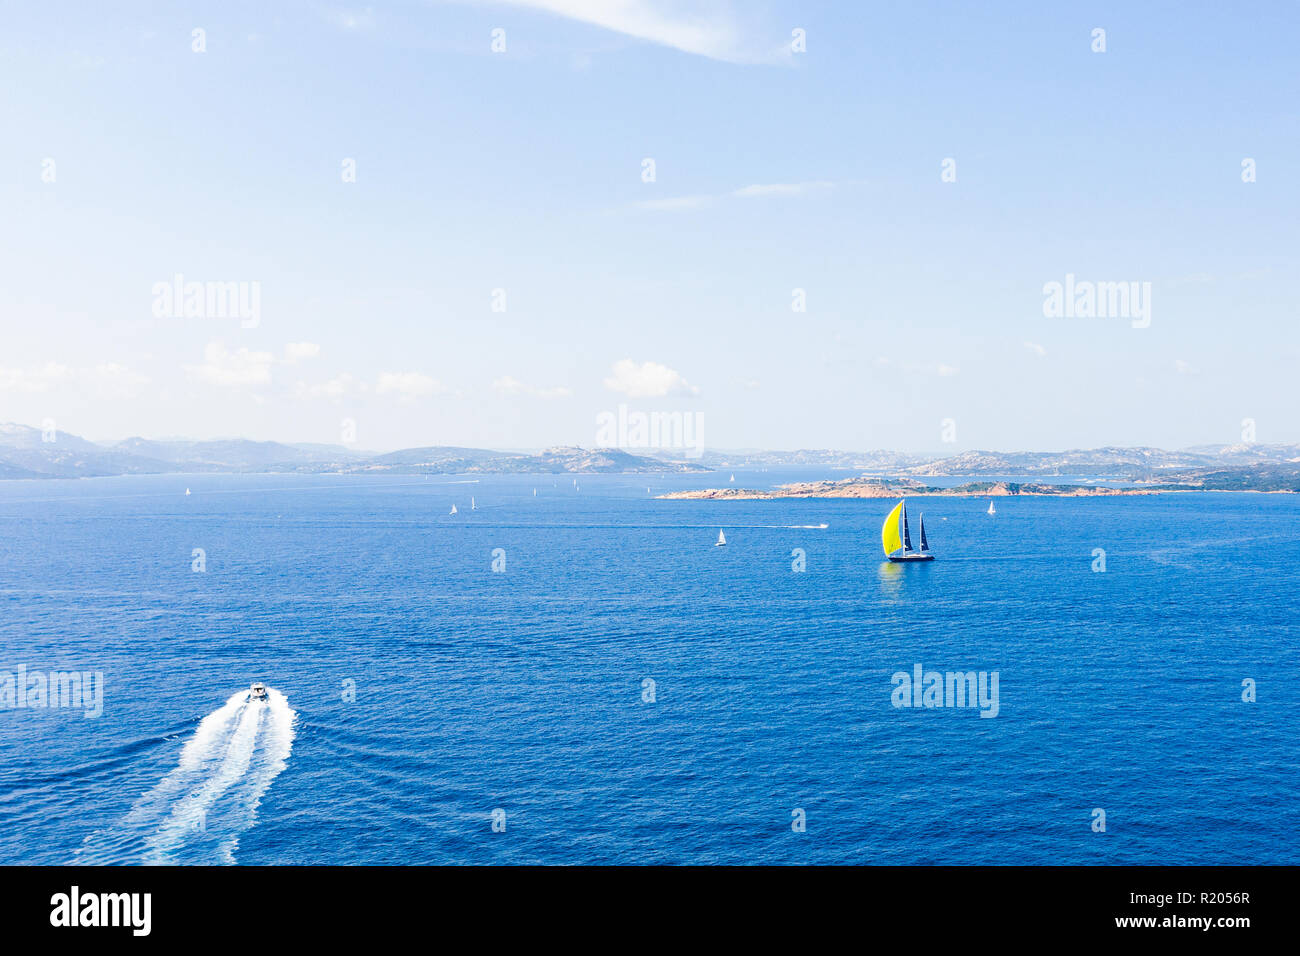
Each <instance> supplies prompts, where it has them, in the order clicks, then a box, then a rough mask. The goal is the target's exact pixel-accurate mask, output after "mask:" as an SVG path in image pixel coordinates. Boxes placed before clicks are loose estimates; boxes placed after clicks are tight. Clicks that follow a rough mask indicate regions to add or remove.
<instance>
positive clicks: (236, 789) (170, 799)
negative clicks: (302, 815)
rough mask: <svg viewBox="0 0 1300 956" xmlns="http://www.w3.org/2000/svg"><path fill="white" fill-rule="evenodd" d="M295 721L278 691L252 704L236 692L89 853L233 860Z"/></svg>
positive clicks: (287, 748) (289, 745) (281, 763)
mask: <svg viewBox="0 0 1300 956" xmlns="http://www.w3.org/2000/svg"><path fill="white" fill-rule="evenodd" d="M295 717H296V714H295V713H294V711H293V710H292V709H291V708H290V707H289V702H288V701H287V700H286V699H285V696H284V695H283V694H281V693H280V692H279V691H277V690H275V689H273V688H267V699H266V700H249V695H248V691H246V690H241V691H239V692H238V693H237V694H234V695H232V696H231V698H230V699H229V700H227V701H226V703H225V704H224V705H223V706H222V707H221V708H219V709H218V710H215V711H213V712H212V713H210V714H208V716H206V717H204V718H203V720H202V721H200V722H199V726H198V728H197V729H196V730H195V731H194V736H193V737H191V738H190V739H189V740H188V741H187V742H186V744H185V746H184V747H183V748H182V750H181V754H180V760H179V761H178V763H177V765H176V768H175V769H174V770H172V771H171V772H170V773H168V774H167V775H166V776H165V777H163V779H162V780H160V781H159V782H158V783H157V785H155V786H154V788H153V789H152V790H150V791H149V792H148V793H146V794H145V795H144V796H143V797H141V798H140V799H139V800H137V801H136V803H135V805H134V806H133V807H132V808H131V811H130V813H128V814H127V816H126V818H125V819H124V820H123V821H122V824H121V826H120V827H118V828H115V831H114V832H113V833H111V834H107V835H103V836H107V839H106V840H105V839H102V838H101V837H100V836H97V837H92V838H91V839H90V840H88V841H87V846H85V847H83V851H82V853H83V855H84V856H89V857H92V858H93V857H100V856H103V855H104V851H105V850H107V851H109V855H116V854H114V853H113V851H114V850H117V851H121V850H128V849H129V850H130V851H131V855H133V856H137V855H138V856H139V857H141V858H140V859H139V862H143V863H148V864H177V863H234V862H235V850H236V849H237V848H238V846H239V838H240V836H241V835H242V834H243V833H244V831H246V830H248V829H249V828H250V827H252V826H253V824H254V823H256V822H257V808H258V806H259V805H260V804H261V802H262V795H263V794H265V793H266V791H267V788H268V787H270V786H271V783H272V781H274V780H275V778H276V776H278V775H279V773H280V771H281V770H283V769H284V767H285V763H286V762H287V761H288V759H289V754H290V752H291V751H292V749H293V738H294V726H293V724H294V718H295ZM95 844H104V845H101V846H96V845H95Z"/></svg>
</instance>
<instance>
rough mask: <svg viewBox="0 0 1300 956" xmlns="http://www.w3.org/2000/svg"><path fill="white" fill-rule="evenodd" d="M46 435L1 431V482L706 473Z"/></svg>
mask: <svg viewBox="0 0 1300 956" xmlns="http://www.w3.org/2000/svg"><path fill="white" fill-rule="evenodd" d="M53 438H54V440H53V441H44V440H43V435H42V432H41V430H40V429H38V428H31V427H28V426H26V425H14V424H7V425H0V478H97V477H105V476H109V475H147V474H166V473H178V472H186V473H190V472H249V473H256V472H297V473H303V474H323V473H341V474H404V475H419V474H474V473H478V474H483V473H491V474H565V473H569V472H572V473H574V474H599V473H611V474H619V473H626V474H636V473H642V472H645V473H651V472H652V473H655V474H662V473H665V472H692V471H707V470H708V469H707V468H705V467H704V466H702V465H697V464H693V463H690V462H679V461H667V460H664V459H661V458H649V457H642V456H638V455H631V454H628V453H627V452H625V451H622V450H621V449H618V448H592V449H584V448H572V447H560V448H548V449H546V450H545V451H543V452H539V453H537V454H517V453H509V452H499V451H487V450H485V449H481V448H451V447H431V448H406V449H403V450H401V451H395V452H390V453H388V454H385V455H374V454H369V453H365V452H356V451H353V450H352V449H349V448H345V447H344V446H342V445H310V444H304V445H287V444H282V443H280V442H273V441H247V440H245V439H226V440H220V441H150V440H148V439H145V438H128V439H126V440H125V441H120V442H113V443H96V442H92V441H87V440H86V439H84V438H81V437H79V436H77V435H71V434H69V433H68V432H55V433H54V435H53Z"/></svg>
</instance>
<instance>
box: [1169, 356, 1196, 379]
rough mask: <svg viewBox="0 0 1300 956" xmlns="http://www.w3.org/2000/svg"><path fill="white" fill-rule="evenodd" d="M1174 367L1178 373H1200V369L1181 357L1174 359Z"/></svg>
mask: <svg viewBox="0 0 1300 956" xmlns="http://www.w3.org/2000/svg"><path fill="white" fill-rule="evenodd" d="M1174 368H1175V369H1176V370H1177V371H1178V374H1179V375H1200V374H1201V370H1200V369H1199V368H1197V367H1196V366H1194V365H1192V364H1191V363H1190V362H1185V361H1183V360H1182V359H1174Z"/></svg>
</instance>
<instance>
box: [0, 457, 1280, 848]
mask: <svg viewBox="0 0 1300 956" xmlns="http://www.w3.org/2000/svg"><path fill="white" fill-rule="evenodd" d="M728 477H729V475H692V476H668V477H661V476H650V477H647V476H590V475H588V476H579V477H578V478H577V479H576V484H575V481H574V479H573V477H572V476H505V477H481V478H477V479H475V478H465V477H441V478H428V479H424V478H418V477H400V476H399V477H394V476H387V477H379V476H374V477H358V476H334V475H330V476H289V475H242V476H232V475H182V476H177V475H168V476H149V477H123V478H107V479H93V480H81V481H9V482H0V679H3V677H4V675H5V674H6V673H7V674H11V675H16V674H17V673H18V671H19V668H20V667H21V668H23V669H24V670H25V672H26V675H27V678H26V679H28V680H30V679H32V678H31V675H32V674H45V675H48V674H49V672H52V671H76V672H78V673H86V674H89V675H92V676H91V678H90V679H89V681H88V682H87V685H86V686H87V688H89V687H90V686H92V685H93V684H94V677H93V675H94V674H102V679H103V683H102V685H101V686H102V698H101V700H100V706H102V714H100V715H98V716H91V717H87V716H85V714H86V713H87V712H88V711H92V710H93V709H95V708H94V707H93V706H90V705H88V706H84V707H81V708H78V707H74V706H68V707H52V706H49V704H50V700H49V699H48V697H47V698H46V700H45V702H44V705H41V704H38V703H34V702H33V700H31V699H25V700H24V706H18V704H17V700H18V698H17V696H16V694H17V690H16V688H17V684H16V683H13V684H11V685H10V686H11V688H14V689H15V690H14V693H13V694H11V697H10V699H9V700H8V703H7V705H6V706H4V707H3V708H0V863H53V864H59V863H73V862H83V863H136V862H141V863H167V862H176V863H196V864H199V863H237V864H311V863H329V864H362V863H365V864H375V863H400V864H418V863H432V864H439V863H470V864H488V863H511V864H518V863H554V864H573V863H597V864H611V863H620V864H651V863H668V864H684V863H777V864H804V863H854V864H1073V863H1084V864H1135V863H1144V864H1204V863H1209V864H1214V863H1290V864H1295V863H1300V799H1298V798H1300V776H1298V775H1297V772H1296V771H1297V766H1296V755H1297V742H1296V735H1297V728H1300V719H1298V718H1300V694H1298V693H1297V691H1298V689H1300V652H1298V650H1297V640H1296V638H1297V628H1296V612H1295V608H1296V594H1297V573H1296V568H1297V567H1298V566H1300V498H1297V497H1296V496H1291V495H1258V494H1172V495H1162V496H1149V497H1120V498H1060V499H1047V498H1024V499H1016V498H1000V499H998V501H997V505H998V510H997V515H996V516H995V517H990V516H988V515H987V514H986V513H985V511H986V509H987V500H985V499H957V498H931V499H925V498H914V499H909V501H908V507H909V513H910V514H911V515H912V516H913V521H915V520H916V518H915V516H916V515H918V514H919V513H920V512H922V511H923V512H924V513H925V522H926V530H927V533H928V536H929V539H930V543H931V545H932V547H933V548H934V550H935V551H936V553H937V554H938V560H937V561H935V562H933V563H932V564H929V565H914V566H901V565H890V564H888V563H885V562H883V561H882V556H881V553H880V525H881V522H882V520H883V518H884V515H885V513H886V512H887V511H888V508H889V506H890V502H887V501H880V500H841V501H833V500H778V501H721V502H711V501H665V500H657V499H656V498H655V497H654V496H655V495H658V494H662V493H665V492H668V491H672V490H677V489H681V488H689V487H708V486H716V485H718V484H725V483H726V480H727V478H728ZM808 477H840V476H837V475H828V474H821V473H818V474H810V473H809V472H806V471H795V470H788V471H784V472H778V471H777V470H775V469H773V470H772V471H770V472H767V471H764V472H739V471H738V472H737V473H736V484H737V485H738V486H745V487H768V486H772V485H775V484H777V483H779V482H782V481H787V480H792V479H798V478H808ZM186 488H189V489H190V491H191V494H190V495H188V496H187V495H186V494H185V490H186ZM534 489H536V495H534V494H533V492H534ZM471 498H472V499H473V500H474V502H475V503H476V505H477V509H476V510H471ZM453 504H455V505H456V506H457V510H458V513H457V514H456V515H455V516H452V515H450V514H449V511H450V509H451V506H452V505H453ZM823 523H824V524H825V525H826V527H825V528H821V527H818V526H819V525H822V524H823ZM719 529H724V530H725V531H726V536H727V542H728V543H727V546H726V547H725V548H719V547H715V546H714V541H715V540H716V538H717V532H718V530H719ZM498 549H499V550H498ZM797 549H798V550H797ZM1096 549H1102V551H1104V555H1100V558H1101V559H1104V571H1103V570H1094V568H1096V567H1097V566H1098V563H1099V552H1097V550H1096ZM800 551H801V552H802V560H803V563H804V566H805V570H803V571H796V570H795V569H794V568H795V565H796V564H797V563H798V562H799V560H800ZM494 563H495V565H496V567H497V568H499V570H494ZM917 665H920V666H921V668H922V671H923V672H925V671H932V670H933V671H938V672H949V671H953V672H956V671H961V672H966V671H976V672H985V673H987V674H989V675H991V674H992V673H993V672H997V674H998V706H997V714H996V716H995V717H991V718H990V717H982V716H981V709H980V708H979V707H972V706H967V707H956V706H954V707H898V706H895V701H896V696H895V694H894V691H895V682H894V680H893V675H894V674H896V673H899V672H905V673H909V674H910V673H912V672H913V670H914V668H915V667H916V666H917ZM14 680H15V681H16V677H15V678H14ZM253 681H264V682H265V683H266V684H267V685H268V687H269V688H270V692H269V699H268V700H267V701H265V702H261V701H257V702H248V701H246V700H245V694H244V692H245V691H246V690H247V688H248V686H249V684H250V683H251V682H253ZM1243 682H1254V684H1253V686H1254V694H1255V696H1256V699H1255V700H1254V701H1253V702H1252V701H1247V700H1243V695H1246V696H1251V695H1250V694H1249V693H1248V690H1249V686H1250V685H1249V684H1244V683H1243ZM24 694H26V691H25V690H24ZM89 696H90V695H89V693H88V692H87V694H86V697H87V698H89ZM74 703H75V701H74ZM83 703H84V702H83ZM1097 811H1104V815H1105V816H1104V823H1105V828H1104V830H1101V829H1099V821H1100V820H1101V817H1099V816H1098V814H1097Z"/></svg>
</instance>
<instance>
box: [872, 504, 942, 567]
mask: <svg viewBox="0 0 1300 956" xmlns="http://www.w3.org/2000/svg"><path fill="white" fill-rule="evenodd" d="M920 523H921V526H920V531H921V549H920V550H919V551H914V550H913V549H912V532H911V529H910V528H909V527H908V524H907V499H903V500H902V501H900V502H899V503H898V504H896V505H894V510H893V511H891V512H889V517H887V518H886V519H885V523H884V524H883V525H881V528H880V543H881V546H882V547H884V549H885V557H887V558H888V559H889V560H890V561H933V560H934V555H933V554H932V553H931V551H930V542H929V541H927V540H926V538H925V515H921V517H920Z"/></svg>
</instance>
